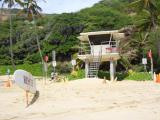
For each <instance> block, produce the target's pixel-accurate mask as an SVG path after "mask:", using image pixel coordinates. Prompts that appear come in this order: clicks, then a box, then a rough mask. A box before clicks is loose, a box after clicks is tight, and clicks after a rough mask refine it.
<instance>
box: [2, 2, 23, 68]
mask: <svg viewBox="0 0 160 120" xmlns="http://www.w3.org/2000/svg"><path fill="white" fill-rule="evenodd" d="M0 1H2V7H3V6H4V5H5V4H7V7H8V9H9V24H10V31H9V41H10V55H11V63H12V66H13V68H14V69H16V66H15V63H14V54H13V40H12V30H13V29H12V15H11V9H12V7H13V6H14V5H15V4H16V3H19V4H21V0H0Z"/></svg>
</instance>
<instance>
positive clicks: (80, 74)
mask: <svg viewBox="0 0 160 120" xmlns="http://www.w3.org/2000/svg"><path fill="white" fill-rule="evenodd" d="M16 67H17V69H23V70H26V71H28V72H30V73H31V74H32V75H34V76H42V75H43V73H42V66H41V64H22V65H17V66H16ZM7 69H10V71H11V74H13V72H14V70H13V67H12V66H11V65H2V66H0V75H6V72H7ZM50 72H51V67H49V71H48V77H50ZM60 75H61V74H60ZM62 75H63V76H65V77H67V78H68V79H69V80H76V79H82V78H84V77H85V71H84V70H79V71H75V72H74V73H66V74H62ZM116 76H117V78H118V80H136V81H142V80H151V75H150V74H149V73H148V72H133V71H132V72H128V73H124V72H121V73H120V72H117V73H116ZM98 77H99V78H104V77H106V79H110V74H109V72H108V71H99V73H98Z"/></svg>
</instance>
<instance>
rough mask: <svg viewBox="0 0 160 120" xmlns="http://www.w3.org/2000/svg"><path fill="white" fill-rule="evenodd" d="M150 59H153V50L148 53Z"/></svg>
mask: <svg viewBox="0 0 160 120" xmlns="http://www.w3.org/2000/svg"><path fill="white" fill-rule="evenodd" d="M148 57H149V58H152V51H151V50H150V51H149V52H148Z"/></svg>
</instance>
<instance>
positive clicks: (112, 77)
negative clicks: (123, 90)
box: [110, 60, 115, 81]
mask: <svg viewBox="0 0 160 120" xmlns="http://www.w3.org/2000/svg"><path fill="white" fill-rule="evenodd" d="M114 74H115V63H114V61H113V60H111V61H110V80H111V81H114Z"/></svg>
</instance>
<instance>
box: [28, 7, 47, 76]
mask: <svg viewBox="0 0 160 120" xmlns="http://www.w3.org/2000/svg"><path fill="white" fill-rule="evenodd" d="M31 14H32V18H33V21H34V29H35V33H36V42H37V47H38V52H39V55H40V58H41V62H42V72H43V76H44V65H45V64H44V60H43V56H42V51H41V46H40V42H39V37H38V33H37V26H36V20H35V17H34V14H33V11H32V10H31Z"/></svg>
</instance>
